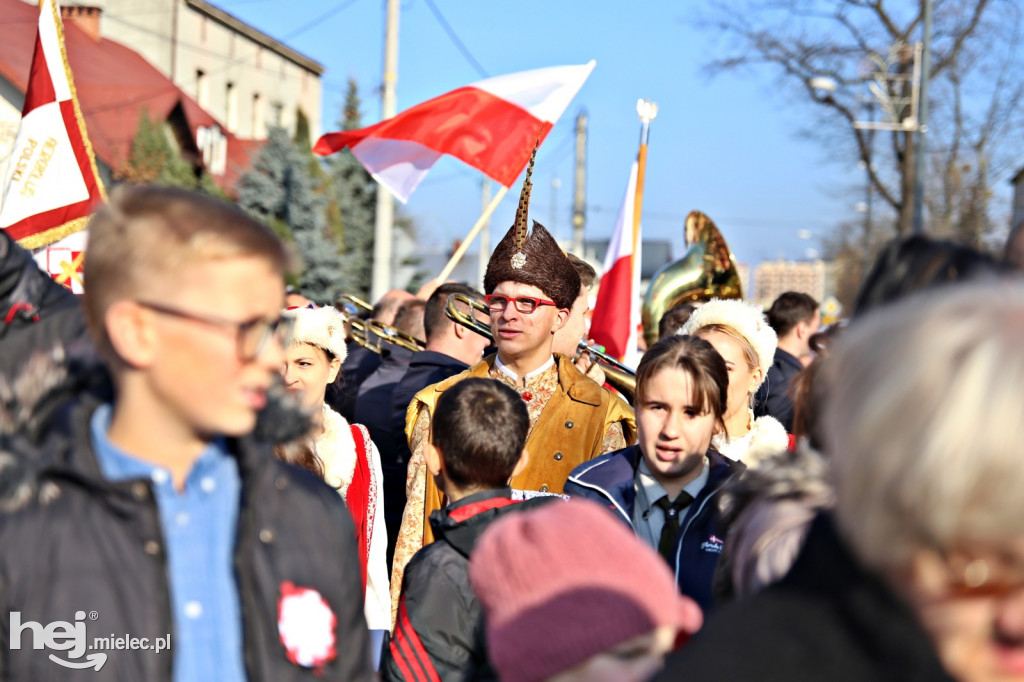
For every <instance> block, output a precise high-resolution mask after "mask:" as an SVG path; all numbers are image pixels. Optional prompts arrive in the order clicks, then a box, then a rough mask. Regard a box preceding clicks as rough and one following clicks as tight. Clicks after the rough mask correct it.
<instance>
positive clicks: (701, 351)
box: [633, 334, 729, 430]
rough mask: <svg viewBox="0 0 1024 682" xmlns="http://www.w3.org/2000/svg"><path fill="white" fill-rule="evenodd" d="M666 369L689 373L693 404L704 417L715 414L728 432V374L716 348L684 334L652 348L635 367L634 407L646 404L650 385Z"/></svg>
mask: <svg viewBox="0 0 1024 682" xmlns="http://www.w3.org/2000/svg"><path fill="white" fill-rule="evenodd" d="M663 369H680V370H682V371H683V372H686V374H687V375H689V377H690V381H691V385H692V387H693V396H691V398H690V404H691V405H692V406H693V407H694V409H696V410H699V411H700V412H701V413H702V414H703V413H704V412H710V413H711V414H713V415H714V416H715V423H716V424H717V425H718V426H719V428H721V429H722V430H724V429H725V422H724V421H723V415H724V414H725V400H726V396H727V395H728V392H729V372H728V370H727V369H726V368H725V360H723V359H722V356H721V355H719V354H718V351H716V350H715V347H714V346H712V345H711V344H710V343H708V342H707V341H705V340H704V339H702V338H699V337H696V336H687V335H683V334H675V335H673V336H666V337H665V338H663V339H661V340H660V341H658V342H657V343H656V344H654V345H653V346H651V347H650V348H649V349H647V352H646V353H644V356H643V358H642V359H641V360H640V365H639V366H638V367H637V368H636V394H635V397H634V399H633V403H634V405H636V406H637V407H639V406H640V405H641V404H642V403H643V401H644V389H645V388H646V386H647V382H648V381H650V380H651V378H652V377H653V376H654V375H655V374H657V373H658V372H660V371H661V370H663Z"/></svg>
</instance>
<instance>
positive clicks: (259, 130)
mask: <svg viewBox="0 0 1024 682" xmlns="http://www.w3.org/2000/svg"><path fill="white" fill-rule="evenodd" d="M252 136H253V138H254V139H257V140H262V139H263V138H265V137H266V136H267V120H266V118H265V117H264V114H263V100H262V99H261V98H260V94H259V93H258V92H257V93H255V94H253V96H252Z"/></svg>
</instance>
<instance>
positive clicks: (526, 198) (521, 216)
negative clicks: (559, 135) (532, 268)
mask: <svg viewBox="0 0 1024 682" xmlns="http://www.w3.org/2000/svg"><path fill="white" fill-rule="evenodd" d="M539 144H540V143H539V142H538V143H537V144H535V145H534V146H533V153H532V154H530V163H529V164H528V165H527V166H526V179H525V180H524V181H523V190H522V191H521V192H520V193H519V208H517V209H516V252H515V253H514V254H512V268H513V269H515V270H522V269H523V266H524V265H526V254H525V253H523V245H524V244H526V239H527V237H529V236H530V226H529V224H528V221H527V214H528V212H529V208H530V190H531V189H533V183H532V182H531V181H530V176H532V175H533V163H534V161H536V160H537V147H538V146H539Z"/></svg>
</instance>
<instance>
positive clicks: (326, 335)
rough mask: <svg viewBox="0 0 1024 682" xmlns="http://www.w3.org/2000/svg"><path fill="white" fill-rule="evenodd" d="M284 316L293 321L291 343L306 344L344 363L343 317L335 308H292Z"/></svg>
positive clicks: (345, 353)
mask: <svg viewBox="0 0 1024 682" xmlns="http://www.w3.org/2000/svg"><path fill="white" fill-rule="evenodd" d="M284 314H285V315H286V316H288V317H290V318H292V319H293V320H295V326H294V328H293V329H292V343H308V344H310V345H312V346H316V347H317V348H320V349H321V350H325V351H327V352H328V353H330V354H331V355H333V356H334V357H336V358H338V360H340V361H342V362H345V357H346V356H347V355H348V350H347V349H346V348H345V316H344V315H342V314H341V313H339V312H338V310H337V309H336V308H333V307H331V306H329V305H328V306H324V307H322V308H293V309H291V310H286V311H284Z"/></svg>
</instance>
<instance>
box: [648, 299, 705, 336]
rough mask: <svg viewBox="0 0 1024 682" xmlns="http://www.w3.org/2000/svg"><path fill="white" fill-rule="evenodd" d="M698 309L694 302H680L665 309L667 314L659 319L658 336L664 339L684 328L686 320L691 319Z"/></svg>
mask: <svg viewBox="0 0 1024 682" xmlns="http://www.w3.org/2000/svg"><path fill="white" fill-rule="evenodd" d="M696 309H697V306H695V305H694V304H692V303H680V304H679V305H677V306H675V307H673V308H669V309H668V310H666V311H665V314H664V315H662V316H661V319H660V320H658V338H659V339H663V338H665V337H666V336H671V335H672V334H675V333H676V332H677V331H679V330H680V329H682V327H683V325H684V324H686V321H687V320H689V319H690V315H693V311H694V310H696Z"/></svg>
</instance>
